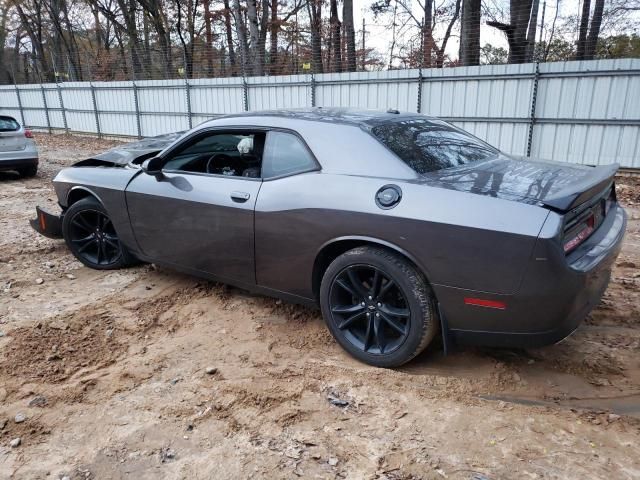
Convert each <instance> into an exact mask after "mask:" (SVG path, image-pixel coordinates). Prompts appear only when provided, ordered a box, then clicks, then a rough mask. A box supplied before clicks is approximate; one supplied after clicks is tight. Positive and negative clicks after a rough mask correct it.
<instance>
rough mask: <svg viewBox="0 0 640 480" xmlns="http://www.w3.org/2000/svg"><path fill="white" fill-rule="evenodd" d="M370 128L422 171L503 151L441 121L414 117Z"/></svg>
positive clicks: (392, 148)
mask: <svg viewBox="0 0 640 480" xmlns="http://www.w3.org/2000/svg"><path fill="white" fill-rule="evenodd" d="M371 131H372V133H373V135H374V136H375V137H376V138H377V139H378V140H379V141H380V142H382V143H383V144H384V145H386V146H387V147H388V148H389V149H391V151H393V152H394V153H395V154H396V155H397V156H398V157H400V159H401V160H403V161H404V162H405V163H406V164H407V165H409V166H410V167H411V168H412V169H413V170H415V171H416V172H417V173H419V174H425V173H428V172H434V171H436V170H442V169H445V168H451V167H457V166H459V165H465V164H467V163H471V162H477V161H479V160H485V159H488V158H493V157H495V156H496V155H498V154H499V153H500V152H499V151H498V150H496V149H495V148H493V147H492V146H490V145H487V144H486V143H484V142H482V141H481V140H479V139H477V138H476V137H474V136H472V135H470V134H468V133H466V132H464V131H462V130H459V129H457V128H455V127H454V126H452V125H449V124H448V123H446V122H443V121H441V120H433V119H426V118H411V119H408V120H400V121H395V122H388V123H384V124H381V125H377V126H375V127H373V129H372V130H371Z"/></svg>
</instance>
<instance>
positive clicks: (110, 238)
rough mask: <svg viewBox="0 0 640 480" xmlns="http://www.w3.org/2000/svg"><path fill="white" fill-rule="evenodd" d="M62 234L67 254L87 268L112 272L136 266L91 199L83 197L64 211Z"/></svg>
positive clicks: (106, 217) (107, 220)
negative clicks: (68, 252) (69, 253)
mask: <svg viewBox="0 0 640 480" xmlns="http://www.w3.org/2000/svg"><path fill="white" fill-rule="evenodd" d="M62 233H63V235H64V239H65V242H66V243H67V246H68V247H69V249H70V250H71V253H73V255H74V256H75V257H76V258H77V259H78V260H80V261H81V262H82V263H83V264H84V265H86V266H87V267H91V268H95V269H97V270H112V269H117V268H122V267H126V266H129V265H132V264H134V263H136V260H135V258H134V257H133V256H132V255H131V254H130V253H129V252H128V251H127V249H126V247H125V246H124V245H123V244H122V243H121V242H120V239H119V238H118V234H117V232H116V229H115V227H114V225H113V222H112V221H111V219H110V218H109V215H108V214H107V211H106V210H105V208H104V207H103V206H102V204H101V203H100V202H99V201H98V200H97V199H95V198H94V197H85V198H83V199H82V200H79V201H77V202H76V203H74V204H73V205H71V206H70V207H69V208H68V209H67V211H66V212H65V214H64V217H63V220H62Z"/></svg>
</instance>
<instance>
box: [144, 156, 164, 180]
mask: <svg viewBox="0 0 640 480" xmlns="http://www.w3.org/2000/svg"><path fill="white" fill-rule="evenodd" d="M141 168H142V171H143V172H144V173H146V174H147V175H153V176H154V177H156V179H158V180H159V179H160V178H162V159H161V158H160V157H152V158H149V159H148V160H145V161H144V162H142V165H141Z"/></svg>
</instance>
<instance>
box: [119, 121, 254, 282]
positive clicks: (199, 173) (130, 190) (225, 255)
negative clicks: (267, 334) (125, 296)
mask: <svg viewBox="0 0 640 480" xmlns="http://www.w3.org/2000/svg"><path fill="white" fill-rule="evenodd" d="M260 137H264V133H260V132H257V133H256V132H248V131H231V132H230V131H218V130H214V131H207V132H204V133H201V134H199V135H196V137H195V138H188V139H186V140H185V141H183V142H181V143H180V144H179V145H177V146H175V147H172V149H171V150H170V151H169V152H167V153H166V154H164V153H163V165H164V166H163V169H162V175H159V176H153V175H148V174H145V173H140V174H138V175H137V176H136V177H135V178H134V179H133V180H132V181H131V182H130V184H129V185H128V187H127V190H126V198H127V206H128V210H129V217H130V221H131V226H132V229H133V232H134V234H135V237H136V241H137V243H138V247H139V248H140V250H141V251H142V253H143V254H144V255H145V256H147V257H148V258H149V259H151V260H154V261H156V262H158V263H161V264H170V265H174V266H176V267H180V268H182V269H187V270H191V271H196V272H203V273H206V274H211V275H213V276H215V277H217V278H220V279H221V280H228V281H229V282H230V283H242V284H254V283H255V269H254V207H255V202H256V198H257V196H258V191H259V190H260V185H261V178H259V176H258V178H255V177H254V178H249V177H243V176H241V173H242V172H240V171H235V170H234V169H233V168H231V167H229V165H235V163H234V162H235V161H236V160H237V159H239V153H238V150H237V144H238V143H240V141H241V140H242V139H245V138H251V139H252V142H253V139H254V138H256V139H258V138H260ZM234 138H235V139H234ZM245 143H246V142H245ZM255 143H259V142H258V141H256V142H255ZM234 149H235V151H234ZM252 153H253V154H254V157H257V156H259V155H260V153H261V152H258V151H256V152H252ZM222 157H224V159H225V160H224V162H223V163H224V164H225V165H224V166H215V168H211V163H210V162H209V160H210V159H211V158H214V163H215V161H217V160H215V159H217V158H222ZM254 160H255V159H252V161H254ZM238 162H239V160H238ZM205 163H209V167H210V168H208V169H207V167H206V166H205ZM223 172H224V173H223Z"/></svg>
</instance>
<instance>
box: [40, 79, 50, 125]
mask: <svg viewBox="0 0 640 480" xmlns="http://www.w3.org/2000/svg"><path fill="white" fill-rule="evenodd" d="M40 91H41V92H42V104H43V105H44V116H45V117H46V119H47V130H48V131H49V134H51V118H49V106H48V105H47V94H46V93H45V91H44V85H43V84H42V79H40Z"/></svg>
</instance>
